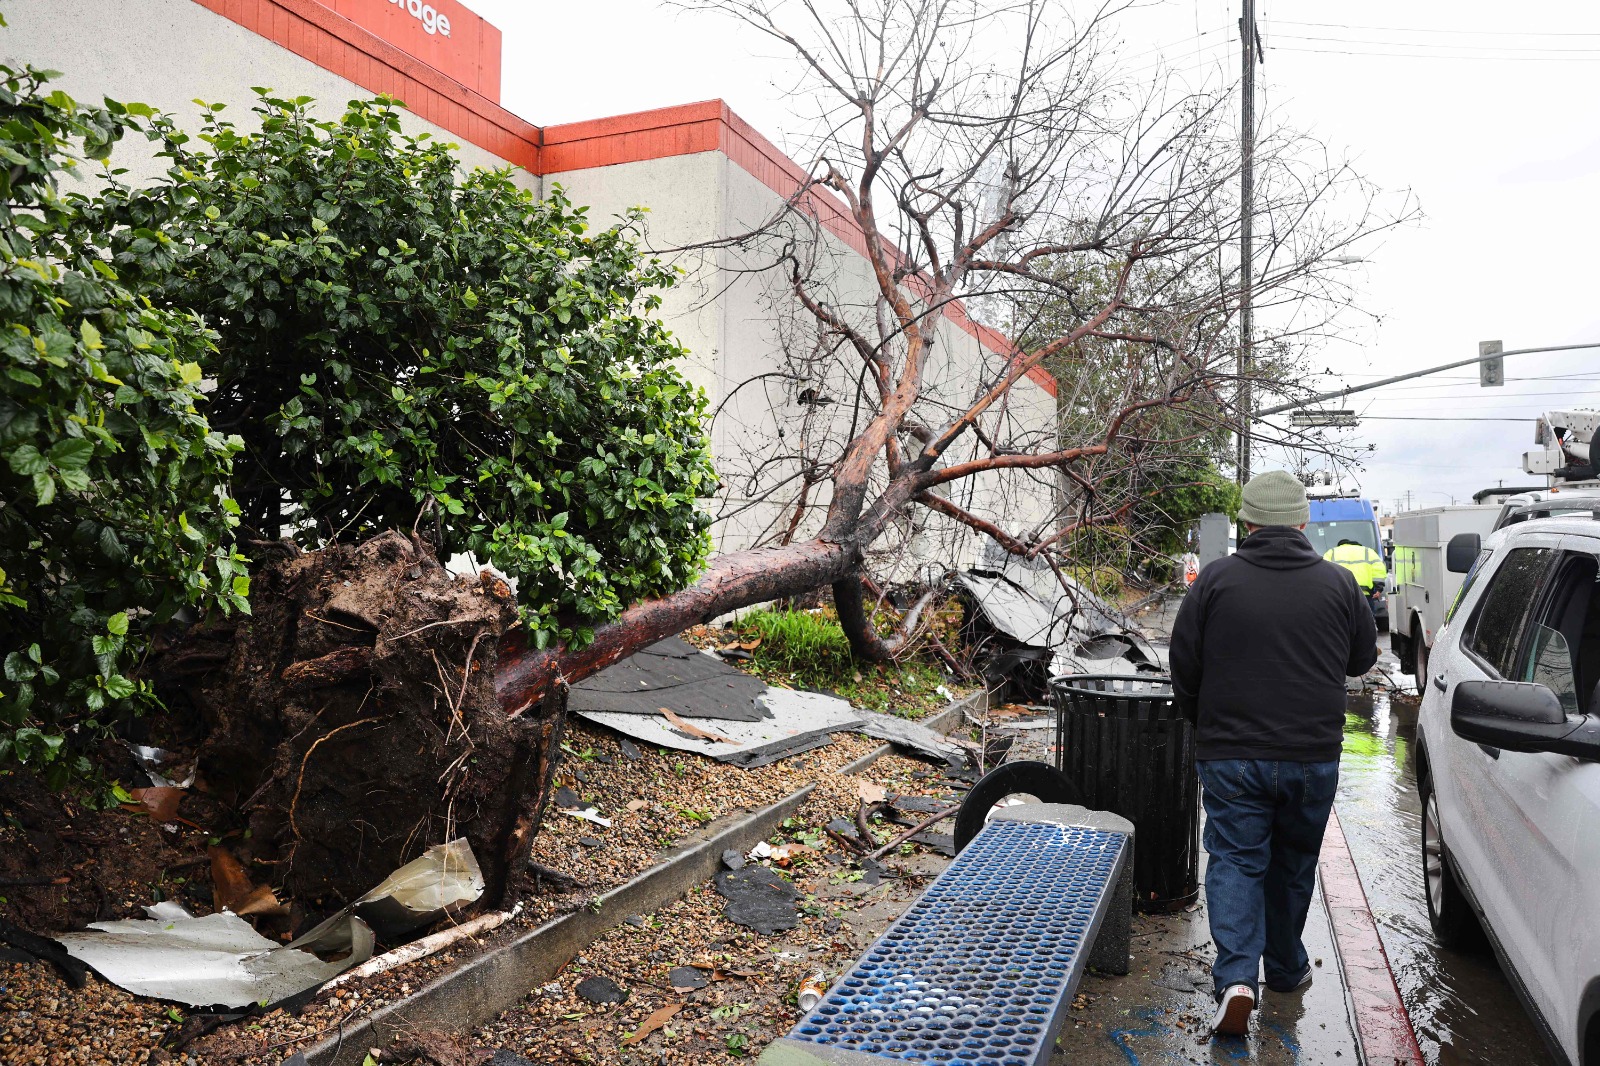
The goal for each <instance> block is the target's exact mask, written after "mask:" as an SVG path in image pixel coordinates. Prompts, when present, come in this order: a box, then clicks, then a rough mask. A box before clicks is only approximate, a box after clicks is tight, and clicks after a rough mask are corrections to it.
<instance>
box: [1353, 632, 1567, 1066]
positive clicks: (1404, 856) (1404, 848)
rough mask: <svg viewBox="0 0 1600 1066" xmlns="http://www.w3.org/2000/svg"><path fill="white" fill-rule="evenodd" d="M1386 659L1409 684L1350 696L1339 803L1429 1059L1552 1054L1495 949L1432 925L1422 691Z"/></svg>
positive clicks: (1383, 663)
mask: <svg viewBox="0 0 1600 1066" xmlns="http://www.w3.org/2000/svg"><path fill="white" fill-rule="evenodd" d="M1384 643H1387V640H1385V641H1384ZM1378 666H1379V669H1380V670H1381V671H1384V672H1386V673H1387V674H1388V675H1389V677H1391V678H1393V679H1394V680H1395V681H1397V682H1401V683H1402V686H1401V688H1400V689H1399V690H1394V689H1392V688H1391V687H1390V686H1388V685H1372V686H1369V688H1368V690H1367V691H1366V692H1364V693H1362V694H1361V695H1356V696H1352V697H1351V698H1350V700H1349V704H1348V713H1347V714H1346V717H1345V740H1344V756H1343V758H1342V759H1341V763H1340V774H1339V777H1340V780H1339V796H1338V799H1337V801H1336V803H1337V806H1338V810H1339V816H1340V819H1341V820H1342V821H1343V824H1344V830H1345V836H1346V839H1347V840H1348V841H1349V845H1350V852H1351V854H1352V855H1353V856H1354V858H1355V861H1356V866H1357V868H1358V869H1359V870H1360V872H1361V881H1362V884H1363V886H1364V887H1365V888H1366V891H1367V899H1368V901H1369V903H1370V904H1371V907H1372V913H1373V917H1374V918H1375V919H1376V920H1377V923H1378V929H1379V932H1380V934H1381V935H1382V937H1383V945H1384V949H1385V950H1386V951H1387V952H1388V954H1389V962H1390V964H1391V966H1392V967H1393V969H1394V974H1395V978H1396V980H1397V981H1398V982H1399V985H1400V994H1401V997H1402V998H1403V999H1404V1001H1405V1004H1406V1009H1407V1011H1408V1013H1409V1014H1410V1016H1411V1023H1412V1027H1413V1028H1414V1029H1415V1030H1416V1034H1417V1043H1418V1044H1419V1045H1420V1046H1421V1048H1422V1053H1423V1057H1424V1058H1425V1059H1426V1060H1427V1061H1428V1062H1429V1063H1430V1066H1431V1064H1437V1066H1455V1064H1457V1063H1512V1062H1514V1063H1518V1064H1519V1066H1544V1064H1547V1063H1553V1062H1554V1060H1553V1059H1551V1058H1550V1057H1549V1055H1548V1053H1547V1052H1546V1051H1545V1046H1544V1042H1543V1040H1542V1039H1541V1038H1540V1036H1539V1032H1538V1030H1537V1029H1536V1028H1535V1027H1534V1024H1533V1022H1532V1020H1531V1019H1529V1017H1528V1016H1527V1014H1526V1013H1525V1012H1524V1011H1523V1009H1522V1006H1521V1004H1520V1003H1519V1002H1518V1001H1517V999H1516V995H1515V993H1514V992H1513V991H1512V988H1511V986H1510V984H1509V983H1508V982H1507V980H1506V977H1505V975H1504V974H1503V973H1502V972H1501V970H1500V967H1499V965H1498V963H1497V962H1496V961H1495V958H1494V955H1493V953H1492V952H1491V951H1490V950H1489V949H1488V948H1487V947H1484V948H1482V949H1481V950H1479V951H1468V952H1454V951H1447V950H1445V949H1443V948H1441V947H1439V946H1438V944H1436V943H1435V942H1434V939H1433V935H1432V933H1431V932H1430V931H1429V929H1428V911H1427V903H1426V901H1425V900H1424V897H1423V884H1422V872H1421V856H1420V854H1419V852H1420V849H1421V845H1420V833H1421V807H1420V805H1419V803H1418V798H1417V777H1416V765H1415V757H1414V753H1413V750H1412V744H1413V741H1414V740H1415V739H1416V728H1417V707H1418V701H1417V698H1416V695H1415V689H1414V687H1412V685H1411V679H1410V678H1407V677H1405V676H1404V675H1402V674H1401V673H1400V672H1399V664H1398V663H1397V662H1396V661H1395V660H1394V657H1393V656H1392V655H1390V654H1387V653H1386V654H1385V655H1384V657H1383V658H1382V659H1381V660H1380V661H1379V663H1378Z"/></svg>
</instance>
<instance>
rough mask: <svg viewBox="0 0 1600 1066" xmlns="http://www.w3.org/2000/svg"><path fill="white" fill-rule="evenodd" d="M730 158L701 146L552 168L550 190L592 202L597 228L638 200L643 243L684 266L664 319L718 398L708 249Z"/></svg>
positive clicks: (718, 303)
mask: <svg viewBox="0 0 1600 1066" xmlns="http://www.w3.org/2000/svg"><path fill="white" fill-rule="evenodd" d="M726 163H727V157H726V156H724V155H723V154H722V153H721V152H698V153H695V154H693V155H680V156H670V157H668V158H665V159H650V160H645V161H643V162H637V163H617V164H614V165H612V166H605V167H592V168H589V169H586V170H569V171H564V172H562V173H560V174H551V175H549V176H547V177H546V178H545V179H544V181H545V190H546V191H547V192H548V191H549V190H551V189H553V188H554V187H555V186H557V185H559V186H560V187H561V188H562V189H564V190H565V191H566V194H567V197H568V198H569V199H570V200H571V201H572V202H573V203H575V204H585V205H587V206H588V208H589V222H590V225H591V226H593V227H594V228H595V229H604V228H606V227H607V226H610V225H613V224H615V222H616V221H617V219H619V218H620V217H622V216H623V215H624V214H626V212H627V211H628V210H629V209H631V208H635V207H643V208H645V209H646V211H647V213H646V215H645V218H644V237H643V240H642V242H641V243H642V244H643V246H644V247H645V248H646V249H648V250H650V251H651V252H653V253H655V254H658V255H660V256H661V257H662V258H663V259H666V260H668V261H670V262H672V263H674V264H675V265H677V266H679V267H680V268H681V269H682V270H683V271H684V276H683V279H682V281H680V282H679V284H678V285H677V286H675V287H674V288H671V289H669V290H667V291H666V292H665V293H663V294H662V301H661V318H662V320H663V321H665V322H666V323H667V324H668V325H669V326H670V327H671V328H672V332H673V334H674V335H675V336H676V337H677V338H678V341H679V342H680V343H681V344H683V346H684V347H686V348H687V349H689V361H688V363H687V365H685V366H684V368H683V369H684V373H685V374H686V376H687V377H688V378H689V380H691V381H692V382H694V383H695V384H696V385H698V386H700V387H701V388H702V389H704V390H706V394H707V395H708V396H710V397H712V402H713V403H715V402H716V397H717V396H718V395H719V391H718V390H719V382H720V380H721V377H722V374H721V361H722V358H723V354H724V342H723V319H724V317H725V311H724V304H723V301H722V300H720V299H719V290H718V287H717V280H718V273H717V271H716V269H715V263H716V253H715V252H714V251H713V250H710V249H708V248H702V247H697V246H705V245H709V244H710V243H711V242H713V241H715V240H716V239H717V238H718V237H719V236H721V231H720V229H719V228H718V222H719V220H718V215H717V205H718V204H719V203H721V201H722V199H723V189H722V183H723V178H724V173H725V169H726V168H725V164H726Z"/></svg>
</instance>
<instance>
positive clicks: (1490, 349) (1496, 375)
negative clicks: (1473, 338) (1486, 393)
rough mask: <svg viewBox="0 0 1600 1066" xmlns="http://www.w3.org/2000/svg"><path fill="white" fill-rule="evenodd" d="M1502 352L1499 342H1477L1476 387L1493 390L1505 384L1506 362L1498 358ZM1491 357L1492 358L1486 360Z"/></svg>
mask: <svg viewBox="0 0 1600 1066" xmlns="http://www.w3.org/2000/svg"><path fill="white" fill-rule="evenodd" d="M1502 350H1504V349H1503V346H1502V345H1501V344H1500V342H1499V341H1479V342H1478V385H1479V387H1481V388H1485V389H1488V388H1493V387H1495V386H1497V385H1504V384H1505V383H1506V361H1505V360H1504V359H1502V358H1501V357H1500V352H1501V351H1502ZM1489 356H1492V357H1493V358H1488V357H1489Z"/></svg>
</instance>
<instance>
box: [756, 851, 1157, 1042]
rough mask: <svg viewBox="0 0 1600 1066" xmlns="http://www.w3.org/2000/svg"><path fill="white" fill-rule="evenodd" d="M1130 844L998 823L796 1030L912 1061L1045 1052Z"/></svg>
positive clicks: (796, 1037) (800, 1035) (803, 1037)
mask: <svg viewBox="0 0 1600 1066" xmlns="http://www.w3.org/2000/svg"><path fill="white" fill-rule="evenodd" d="M1127 840H1128V838H1127V836H1126V835H1124V834H1122V833H1117V832H1107V831H1103V830H1099V829H1091V828H1081V827H1076V826H1065V825H1056V824H1051V823H1045V822H1023V821H1001V820H996V821H992V822H990V823H989V824H988V825H987V826H986V827H985V828H984V829H983V831H982V832H981V833H979V834H978V835H977V836H976V837H975V838H973V841H972V843H970V844H969V845H967V848H966V850H964V851H963V852H962V853H961V855H960V856H959V857H958V858H957V859H956V861H955V862H954V863H952V864H951V865H950V866H949V867H948V868H946V869H945V871H944V872H943V873H941V874H940V875H939V877H938V878H937V879H936V880H935V881H934V882H933V884H932V885H930V886H929V887H928V890H927V891H926V892H925V893H923V896H922V898H921V899H920V900H919V901H918V902H917V903H916V904H915V905H914V906H913V907H911V909H910V910H908V911H906V913H905V914H903V915H901V917H900V919H899V920H898V921H896V922H895V923H894V925H892V926H890V927H889V929H888V931H887V932H885V933H884V935H883V936H882V937H880V938H879V939H878V941H877V943H875V944H874V945H873V946H872V947H871V948H870V949H869V950H868V951H867V953H866V954H865V955H863V956H862V957H861V959H860V961H858V962H857V963H856V965H855V967H854V968H853V969H852V970H850V971H849V972H848V973H846V974H845V975H844V976H843V977H841V978H840V979H839V981H838V982H837V983H836V984H835V985H834V986H833V988H832V989H831V990H829V992H828V995H827V996H826V997H824V998H823V999H822V1001H821V1002H820V1003H818V1004H817V1006H816V1008H815V1009H813V1010H812V1011H811V1013H810V1014H808V1015H806V1017H804V1018H802V1019H801V1020H800V1023H799V1024H798V1025H797V1026H795V1028H794V1031H793V1032H791V1033H790V1034H789V1037H788V1040H789V1041H801V1042H806V1043H810V1044H814V1045H822V1046H823V1047H828V1048H836V1049H838V1050H840V1051H844V1052H846V1053H847V1054H848V1053H850V1052H854V1053H859V1054H865V1055H871V1056H876V1057H878V1058H880V1059H892V1060H899V1061H903V1062H930V1063H939V1062H976V1063H993V1064H995V1066H1034V1064H1036V1063H1043V1062H1045V1061H1046V1060H1047V1059H1048V1058H1049V1056H1050V1051H1051V1047H1052V1045H1053V1044H1054V1043H1055V1035H1056V1032H1057V1031H1058V1030H1059V1029H1060V1027H1061V1025H1062V1023H1063V1022H1064V1021H1065V1019H1066V1011H1067V1008H1068V1006H1069V1005H1070V1003H1071V997H1072V994H1073V992H1074V990H1075V989H1076V988H1077V984H1078V980H1079V978H1080V977H1081V976H1082V974H1083V970H1084V967H1085V966H1086V965H1087V964H1088V958H1089V954H1090V948H1091V946H1092V944H1093V943H1094V937H1095V934H1096V932H1097V926H1098V924H1099V921H1100V916H1101V915H1103V914H1104V913H1105V911H1106V907H1105V906H1104V905H1103V903H1102V901H1103V899H1104V898H1105V897H1106V896H1108V895H1110V894H1112V893H1114V892H1115V890H1116V887H1117V880H1118V876H1119V874H1120V872H1121V868H1122V862H1121V860H1122V857H1123V851H1124V848H1125V846H1126V843H1127ZM819 1050H821V1048H819ZM825 1057H829V1058H831V1056H825Z"/></svg>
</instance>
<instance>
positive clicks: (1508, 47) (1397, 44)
mask: <svg viewBox="0 0 1600 1066" xmlns="http://www.w3.org/2000/svg"><path fill="white" fill-rule="evenodd" d="M1273 39H1274V40H1278V41H1310V42H1312V43H1313V44H1356V45H1363V46H1369V47H1376V48H1389V47H1394V48H1433V49H1440V50H1450V49H1455V50H1459V51H1471V52H1556V53H1572V52H1576V53H1582V54H1584V55H1593V54H1594V53H1596V52H1600V48H1556V47H1554V46H1551V45H1514V44H1464V43H1461V44H1458V43H1455V42H1451V43H1449V44H1436V43H1434V42H1432V41H1357V40H1351V39H1349V38H1347V37H1308V36H1305V35H1303V34H1296V33H1279V34H1275V35H1274V36H1273ZM1274 47H1276V46H1274Z"/></svg>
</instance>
